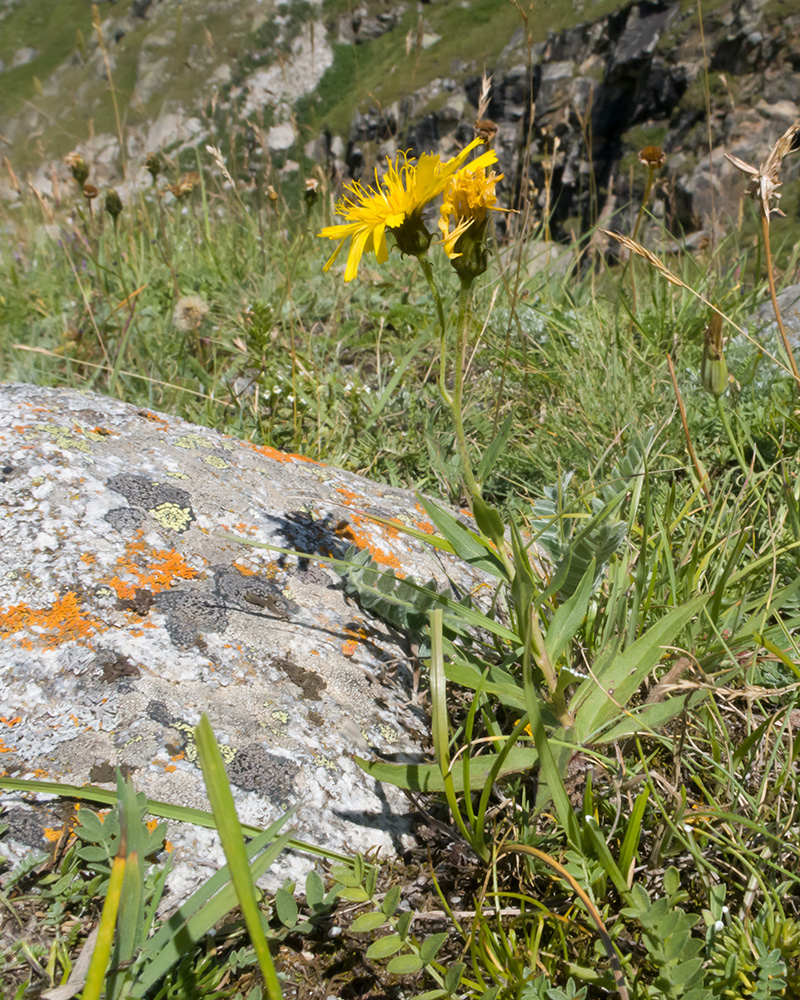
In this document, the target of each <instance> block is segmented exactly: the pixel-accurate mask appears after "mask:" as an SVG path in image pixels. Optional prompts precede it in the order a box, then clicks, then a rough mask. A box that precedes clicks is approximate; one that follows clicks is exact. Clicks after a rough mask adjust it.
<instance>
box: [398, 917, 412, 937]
mask: <svg viewBox="0 0 800 1000" xmlns="http://www.w3.org/2000/svg"><path fill="white" fill-rule="evenodd" d="M413 916H414V914H413V913H412V911H411V910H406V911H405V913H401V914H400V916H399V917H398V918H397V924H396V928H397V933H398V934H399V936H400V937H401V938H402V939H403V940H404V941H405V939H406V936H407V934H408V930H409V928H410V927H411V918H412V917H413Z"/></svg>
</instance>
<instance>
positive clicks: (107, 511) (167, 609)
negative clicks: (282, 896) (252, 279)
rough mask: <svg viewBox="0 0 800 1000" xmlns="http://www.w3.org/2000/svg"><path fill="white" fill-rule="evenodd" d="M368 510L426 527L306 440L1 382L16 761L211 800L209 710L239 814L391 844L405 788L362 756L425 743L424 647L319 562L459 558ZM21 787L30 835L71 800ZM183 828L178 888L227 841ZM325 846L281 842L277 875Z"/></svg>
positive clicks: (5, 612)
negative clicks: (419, 701) (420, 681)
mask: <svg viewBox="0 0 800 1000" xmlns="http://www.w3.org/2000/svg"><path fill="white" fill-rule="evenodd" d="M367 514H377V515H379V516H382V517H384V518H387V519H396V520H397V521H398V523H401V522H405V523H407V524H411V523H415V524H416V525H417V526H418V527H420V528H421V529H422V530H432V529H430V525H429V524H428V522H427V520H426V519H425V515H424V513H423V511H422V508H421V507H419V506H418V505H417V506H415V498H414V497H413V496H412V495H411V494H408V493H404V492H402V491H399V490H394V489H390V488H385V487H380V486H376V485H375V484H373V483H370V482H369V481H367V480H365V479H362V478H360V477H358V476H356V475H352V474H349V473H346V472H342V471H340V470H338V469H333V468H327V467H325V466H322V465H319V464H316V463H314V462H312V461H310V460H307V459H304V458H303V457H301V456H296V455H287V454H284V453H282V452H277V451H274V450H272V449H270V448H266V447H257V446H255V445H253V444H250V443H248V442H243V441H238V440H235V439H232V438H229V437H224V436H222V435H220V434H217V433H215V432H214V431H212V430H208V429H204V428H199V427H196V426H193V425H191V424H188V423H186V422H184V421H181V420H178V419H172V418H168V417H165V416H163V415H160V414H157V413H152V412H147V411H143V410H136V409H135V408H133V407H130V406H128V405H126V404H124V403H121V402H118V401H115V400H111V399H106V398H103V397H101V396H97V395H94V394H90V393H87V394H82V393H78V392H74V391H62V390H54V389H47V388H37V387H34V386H29V385H0V551H2V553H3V555H2V564H1V565H0V749H2V751H3V753H2V756H0V768H1V769H2V773H3V774H5V775H6V776H11V777H17V778H34V777H35V778H40V779H43V780H57V781H62V782H69V783H72V784H78V785H80V784H83V783H86V782H90V783H93V784H98V785H104V786H106V787H113V782H114V769H115V768H116V767H121V768H122V769H123V770H124V771H125V773H128V774H130V775H131V776H132V778H133V781H134V784H135V786H136V787H137V789H138V790H139V791H144V792H146V794H147V795H148V796H149V797H151V798H154V799H159V800H163V801H168V802H173V803H178V804H182V805H187V806H194V807H199V808H204V809H207V808H208V803H207V799H206V796H205V791H204V786H203V782H202V778H201V772H200V769H199V766H198V763H197V760H196V749H195V746H194V740H193V727H194V726H195V725H196V723H197V722H198V720H199V718H200V714H201V713H202V712H207V713H208V715H209V718H210V720H211V724H212V726H213V728H214V731H215V735H216V737H217V740H218V743H219V744H220V747H221V749H222V753H223V757H224V758H225V760H226V762H227V766H228V773H229V777H230V780H231V782H232V784H233V788H234V792H235V795H236V801H237V807H238V809H239V814H240V818H241V819H242V821H243V822H246V823H251V824H254V825H258V826H265V825H266V824H268V823H269V822H271V821H273V820H275V819H276V818H277V817H278V816H279V815H280V814H281V813H282V811H283V810H284V809H285V808H286V806H287V805H290V804H291V805H295V806H296V807H297V813H296V826H297V837H299V838H301V839H304V840H306V841H311V842H314V843H316V844H320V845H322V846H324V847H326V848H328V849H331V850H335V851H342V850H347V851H351V850H355V849H362V850H365V849H368V848H370V847H372V846H375V845H377V846H379V847H381V848H382V850H383V851H384V852H389V853H391V852H393V851H395V850H396V849H397V848H398V847H399V846H400V845H401V844H402V842H403V839H404V838H405V837H407V836H408V835H409V833H410V819H409V807H408V803H407V801H406V800H405V798H404V796H403V795H401V794H400V793H398V792H396V791H395V790H394V789H391V788H380V787H376V785H375V784H374V783H373V781H372V780H371V779H369V778H367V777H366V775H365V774H364V773H363V772H362V771H361V770H360V769H359V768H358V767H357V766H356V764H355V763H354V761H353V760H352V755H353V754H354V753H358V754H360V755H364V756H368V757H369V756H370V755H371V754H373V753H376V752H377V753H378V754H380V755H382V756H388V757H390V758H392V759H419V747H420V743H421V739H422V733H423V732H424V729H425V720H424V715H423V713H422V711H421V710H420V709H419V708H418V707H415V704H414V699H413V693H412V669H411V668H412V661H411V660H410V657H409V651H408V649H407V648H406V645H405V640H404V638H403V637H402V636H400V635H399V634H396V633H394V634H392V633H391V630H389V629H387V627H386V626H384V625H383V624H382V623H381V622H380V621H378V620H376V619H374V618H372V617H371V616H370V615H369V614H367V613H365V612H363V611H362V610H361V608H360V607H359V606H358V604H356V603H354V602H353V601H352V600H350V599H348V597H347V596H346V594H345V591H344V588H343V584H342V578H341V577H340V576H339V575H338V574H337V573H336V572H335V571H334V570H332V569H331V568H330V564H329V563H325V562H324V561H323V559H322V557H324V556H334V557H337V556H338V557H341V556H342V555H343V554H344V553H345V551H346V550H347V548H348V547H349V546H350V545H351V544H354V545H356V546H357V547H358V548H360V549H362V550H363V549H364V548H368V549H369V551H370V552H371V554H372V556H373V557H374V559H375V560H376V562H377V563H378V565H379V566H382V567H384V568H386V569H391V570H394V571H395V572H396V574H397V575H398V576H403V575H406V574H409V575H413V576H415V577H417V578H424V579H426V580H427V579H429V578H430V577H432V576H435V577H437V578H438V580H439V581H441V582H443V583H444V582H445V581H446V578H447V575H448V573H450V574H451V575H452V576H453V577H454V579H455V580H456V581H457V582H458V573H459V567H458V566H457V565H451V566H449V567H444V566H443V565H442V564H441V563H439V562H438V561H436V560H435V559H434V558H433V557H432V556H431V554H430V553H429V552H428V551H426V549H425V547H424V546H423V545H421V544H419V543H418V542H417V541H416V540H414V539H412V538H409V537H408V536H407V535H404V534H402V533H401V532H399V531H398V530H397V529H395V528H393V527H391V526H390V527H385V526H381V525H380V524H377V523H376V522H374V521H371V520H369V519H368V517H367V516H366V515H367ZM233 536H238V537H239V538H241V539H245V540H247V541H250V542H260V543H267V544H268V545H271V546H276V547H279V548H282V549H288V550H294V551H295V552H297V553H300V555H288V554H283V553H280V552H276V551H274V550H273V549H265V548H256V547H253V546H251V545H246V544H242V542H240V541H237V540H235V538H234V537H233ZM460 582H461V583H462V584H467V583H468V581H466V580H463V579H462V580H461V581H460ZM398 755H399V757H398ZM404 755H405V758H404ZM1 785H2V778H0V786H1ZM4 805H5V807H6V810H7V811H6V815H5V822H9V823H10V825H11V830H10V836H11V838H12V840H14V841H16V842H17V843H18V844H19V843H24V844H27V845H28V847H39V848H46V847H47V846H48V841H47V839H46V838H47V836H48V833H47V831H46V830H45V831H44V833H43V827H48V826H49V827H51V828H53V829H56V831H57V830H58V829H60V828H61V826H62V824H63V822H64V821H65V818H66V817H65V816H64V814H63V813H59V812H58V809H57V808H56V807H57V805H58V804H57V803H50V807H51V813H52V815H51V814H50V813H48V814H47V815H46V816H45V817H44V820H43V821H42V822H38V823H35V822H33V820H32V818H31V814H30V812H29V811H28V806H27V803H26V802H25V797H24V796H21V795H19V794H14V793H11V792H6V793H5V795H4ZM49 836H52V834H49ZM169 839H170V841H171V842H172V844H173V845H174V847H175V848H176V857H177V865H176V870H175V873H174V875H173V877H172V883H171V887H172V890H173V895H172V897H171V898H172V899H173V900H174V899H176V898H179V897H182V896H183V895H184V894H185V893H186V892H187V891H188V890H189V889H191V888H192V887H193V885H195V884H196V883H197V882H198V881H199V880H200V879H201V878H203V877H204V876H205V875H207V874H208V870H207V868H206V866H208V865H210V866H212V867H216V866H218V865H219V864H221V863H222V860H223V859H222V855H221V851H220V850H219V847H218V844H217V841H216V839H215V836H214V835H213V834H212V833H211V832H210V831H207V830H203V829H199V828H196V827H192V826H189V825H184V824H170V829H169ZM308 865H309V862H308V861H307V860H304V859H303V858H302V857H301V856H299V855H289V856H284V857H283V858H281V859H280V860H279V863H278V865H277V866H276V869H275V872H276V876H277V881H278V883H280V882H281V881H282V880H283V879H284V878H285V877H287V876H295V877H296V876H298V875H299V874H300V873H301V872H302V870H303V867H304V866H305V867H308Z"/></svg>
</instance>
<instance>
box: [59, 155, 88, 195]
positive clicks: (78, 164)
mask: <svg viewBox="0 0 800 1000" xmlns="http://www.w3.org/2000/svg"><path fill="white" fill-rule="evenodd" d="M64 162H65V163H66V165H67V166H68V167H69V169H70V172H71V173H72V176H73V177H74V178H75V183H76V184H77V185H78V187H79V188H83V185H84V184H85V183H86V178H87V177H88V176H89V168H88V167H87V166H86V161H85V160H84V158H83V157H82V156H81V154H80V153H79V152H77V150H76V151H73V152H72V153H68V154H67V155H66V156H65V157H64Z"/></svg>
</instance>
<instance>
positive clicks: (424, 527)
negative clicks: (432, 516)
mask: <svg viewBox="0 0 800 1000" xmlns="http://www.w3.org/2000/svg"><path fill="white" fill-rule="evenodd" d="M413 524H414V527H415V528H418V529H419V530H420V531H424V532H425V534H426V535H432V534H434V533H435V531H436V528H434V526H433V525H432V524H431V523H430V521H414V522H413Z"/></svg>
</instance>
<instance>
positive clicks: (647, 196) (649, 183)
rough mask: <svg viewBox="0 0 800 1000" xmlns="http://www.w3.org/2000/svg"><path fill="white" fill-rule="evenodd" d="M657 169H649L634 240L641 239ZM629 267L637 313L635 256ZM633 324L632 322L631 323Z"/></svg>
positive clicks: (632, 302)
mask: <svg viewBox="0 0 800 1000" xmlns="http://www.w3.org/2000/svg"><path fill="white" fill-rule="evenodd" d="M655 172H656V171H655V168H654V167H648V168H647V184H646V185H645V188H644V197H643V198H642V204H641V205H640V206H639V214H638V215H637V216H636V225H635V226H634V227H633V237H632V238H633V239H634V240H636V239H638V237H639V227H640V226H641V224H642V216H643V215H644V209H645V206H646V205H647V202H648V201H649V200H650V192H651V191H652V190H653V177H654V175H655ZM628 263H629V265H630V269H631V312H632V313H634V314H635V313H636V278H635V276H634V270H633V256H631V258H630V260H629V262H628ZM631 322H632V321H631Z"/></svg>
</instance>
